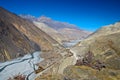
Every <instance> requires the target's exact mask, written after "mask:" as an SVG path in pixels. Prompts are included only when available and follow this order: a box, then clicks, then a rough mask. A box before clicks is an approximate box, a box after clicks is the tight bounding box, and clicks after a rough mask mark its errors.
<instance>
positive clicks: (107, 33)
mask: <svg viewBox="0 0 120 80" xmlns="http://www.w3.org/2000/svg"><path fill="white" fill-rule="evenodd" d="M119 35H120V22H116V23H115V24H111V25H107V26H104V27H101V28H100V29H98V30H97V31H96V32H94V33H93V34H91V36H89V37H88V38H87V39H85V40H83V41H81V42H79V43H78V44H77V45H76V46H74V47H73V48H72V49H71V51H72V52H74V53H75V54H76V56H77V59H78V63H77V66H79V67H75V66H71V67H69V68H68V69H72V70H76V73H77V70H81V72H78V74H77V75H81V74H85V75H86V76H89V77H85V76H77V77H76V78H78V77H82V79H88V78H89V79H90V80H93V79H96V80H114V79H115V80H119V79H120V45H119V44H120V36H119ZM87 53H88V54H87ZM87 59H88V60H87ZM82 60H85V61H84V62H86V63H84V62H82ZM83 66H84V67H83ZM68 69H66V70H68ZM87 69H88V73H85V71H86V70H87ZM97 71H98V72H97ZM89 72H90V73H89ZM70 73H72V72H70ZM94 73H96V74H94ZM111 73H113V74H115V75H114V76H113V75H112V74H111ZM65 74H66V72H65ZM66 75H68V73H67V74H66ZM71 75H72V74H71ZM73 75H74V74H73ZM68 76H69V75H68ZM74 76H75V75H74ZM69 77H70V76H69Z"/></svg>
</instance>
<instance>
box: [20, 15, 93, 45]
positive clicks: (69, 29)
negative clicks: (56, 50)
mask: <svg viewBox="0 0 120 80" xmlns="http://www.w3.org/2000/svg"><path fill="white" fill-rule="evenodd" d="M20 16H21V17H23V18H25V19H27V20H29V21H32V22H34V24H35V25H36V26H38V27H39V28H41V29H42V30H43V31H45V32H46V33H48V34H49V35H50V36H51V37H52V38H54V39H55V40H57V41H58V42H59V43H60V44H63V43H65V42H69V41H71V40H81V39H84V38H86V37H87V36H88V35H89V34H91V32H88V31H85V30H80V29H78V28H77V26H75V25H73V24H69V23H65V22H59V21H55V20H52V19H51V18H48V17H45V16H41V17H40V18H35V17H33V16H28V15H26V16H25V15H20ZM43 24H44V25H43ZM50 30H52V31H53V32H52V31H51V32H50Z"/></svg>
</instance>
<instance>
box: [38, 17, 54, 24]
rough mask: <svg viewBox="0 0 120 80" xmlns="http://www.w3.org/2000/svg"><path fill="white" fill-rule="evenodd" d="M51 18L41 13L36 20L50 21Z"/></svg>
mask: <svg viewBox="0 0 120 80" xmlns="http://www.w3.org/2000/svg"><path fill="white" fill-rule="evenodd" d="M51 20H52V19H51V18H50V17H46V16H44V15H42V16H41V17H39V18H38V21H40V22H45V21H51Z"/></svg>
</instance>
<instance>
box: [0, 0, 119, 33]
mask: <svg viewBox="0 0 120 80" xmlns="http://www.w3.org/2000/svg"><path fill="white" fill-rule="evenodd" d="M0 6H1V7H3V8H5V9H7V10H9V11H11V12H13V13H16V14H18V15H19V14H30V15H33V16H35V17H40V16H42V15H44V16H47V17H50V18H52V19H53V20H58V21H62V22H68V23H71V24H75V25H77V26H78V27H79V28H80V29H84V30H88V31H95V30H97V29H98V28H100V27H101V26H105V25H109V24H113V23H115V22H118V21H120V0H0Z"/></svg>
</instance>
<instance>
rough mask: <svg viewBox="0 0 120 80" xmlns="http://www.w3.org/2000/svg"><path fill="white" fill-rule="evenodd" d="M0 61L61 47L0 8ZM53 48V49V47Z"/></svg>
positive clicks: (24, 21)
mask: <svg viewBox="0 0 120 80" xmlns="http://www.w3.org/2000/svg"><path fill="white" fill-rule="evenodd" d="M0 44H1V45H0V55H1V56H0V61H6V60H10V59H13V58H16V57H18V56H19V55H24V54H26V53H32V52H34V51H36V50H40V49H41V50H43V51H49V50H53V49H54V48H56V49H57V48H61V47H62V46H61V45H60V44H59V43H58V42H57V41H55V40H54V39H53V38H51V37H50V36H49V35H47V34H46V33H45V32H43V31H42V30H41V29H39V28H38V27H36V26H35V25H33V24H32V23H30V22H29V21H27V20H24V19H22V18H20V17H19V16H17V15H15V14H13V13H10V12H9V11H7V10H5V9H3V8H1V7H0ZM54 46H55V47H54Z"/></svg>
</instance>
